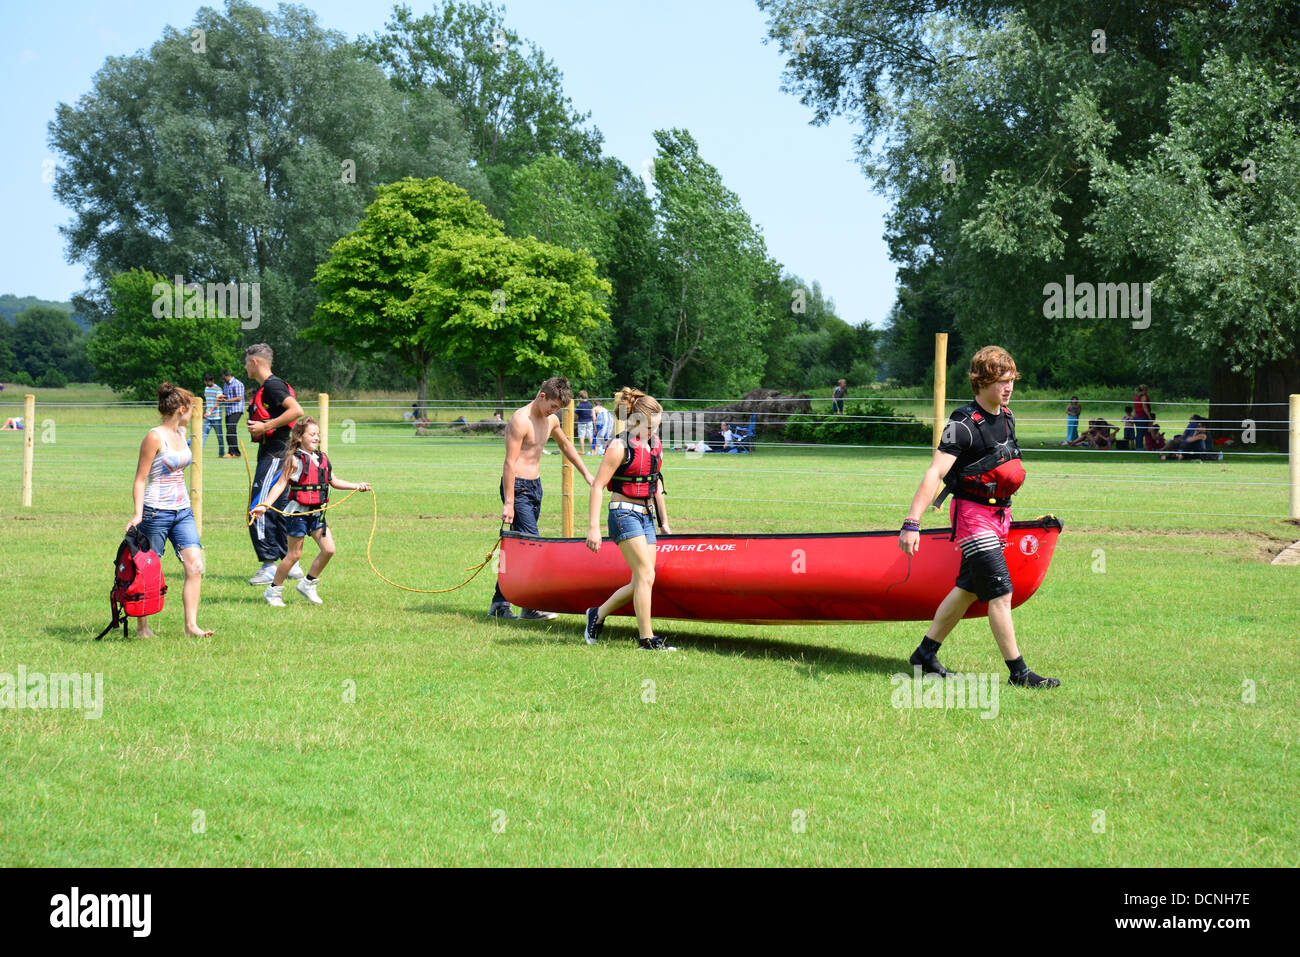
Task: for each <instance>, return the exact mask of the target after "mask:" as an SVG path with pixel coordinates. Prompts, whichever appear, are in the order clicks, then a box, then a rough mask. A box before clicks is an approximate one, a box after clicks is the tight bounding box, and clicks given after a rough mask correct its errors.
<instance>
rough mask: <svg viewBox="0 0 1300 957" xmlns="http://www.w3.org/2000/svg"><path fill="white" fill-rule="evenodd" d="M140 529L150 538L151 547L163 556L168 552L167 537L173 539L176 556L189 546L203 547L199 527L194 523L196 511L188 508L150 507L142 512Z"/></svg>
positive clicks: (179, 555) (146, 507) (178, 556)
mask: <svg viewBox="0 0 1300 957" xmlns="http://www.w3.org/2000/svg"><path fill="white" fill-rule="evenodd" d="M140 530H141V531H142V532H144V533H145V535H146V536H148V538H149V547H150V548H152V549H153V550H154V551H155V552H157V553H158V557H159V558H162V557H163V555H164V554H165V553H166V549H167V539H169V538H170V539H171V542H172V548H174V549H175V550H176V557H177V558H180V557H181V552H182V551H183V550H184V549H187V548H202V547H203V546H202V545H200V544H199V527H198V526H197V525H196V524H194V511H193V510H192V509H188V508H150V507H148V506H145V509H144V511H143V512H142V513H141V519H140Z"/></svg>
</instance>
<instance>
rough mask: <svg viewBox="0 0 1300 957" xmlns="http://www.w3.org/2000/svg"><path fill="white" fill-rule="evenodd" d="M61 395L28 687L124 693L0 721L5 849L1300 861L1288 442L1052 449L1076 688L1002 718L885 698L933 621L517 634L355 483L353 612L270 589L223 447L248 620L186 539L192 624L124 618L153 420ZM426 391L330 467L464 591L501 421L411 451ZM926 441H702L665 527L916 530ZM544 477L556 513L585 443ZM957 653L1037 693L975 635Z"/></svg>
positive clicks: (1, 413)
mask: <svg viewBox="0 0 1300 957" xmlns="http://www.w3.org/2000/svg"><path fill="white" fill-rule="evenodd" d="M13 391H19V392H21V391H22V390H17V389H15V390H13ZM40 396H41V400H40V401H41V404H40V405H39V406H38V409H37V416H36V419H37V422H38V424H40V428H39V429H38V431H37V440H36V450H35V452H36V483H35V484H36V495H35V507H33V508H30V509H24V508H21V507H20V506H19V501H20V499H19V476H20V462H21V436H20V435H16V434H13V433H0V476H3V479H2V480H0V502H3V503H4V504H3V507H2V508H0V530H2V531H0V542H2V543H3V547H2V548H0V581H2V582H3V583H4V584H3V594H4V599H5V601H4V611H3V613H0V673H8V674H15V673H16V672H17V669H18V668H19V667H20V666H22V667H24V668H25V669H26V671H27V672H28V673H32V672H43V673H51V672H84V673H102V675H103V714H102V717H100V718H99V719H97V720H90V719H87V718H86V717H84V716H83V714H82V713H81V712H78V711H76V710H54V709H48V710H32V709H0V769H3V772H4V776H5V780H6V782H7V785H6V787H5V788H4V789H3V791H2V792H0V865H3V866H14V865H267V864H269V865H313V864H316V865H424V864H490V865H534V864H577V865H582V864H679V865H694V864H699V865H724V864H729V865H750V864H754V865H758V864H797V865H836V864H838V865H935V864H938V865H948V864H953V865H1003V864H1019V865H1085V866H1094V865H1103V866H1142V865H1208V866H1238V865H1259V866H1278V865H1282V866H1291V865H1294V864H1295V862H1296V858H1295V849H1296V847H1297V846H1300V827H1298V825H1297V816H1298V813H1297V803H1296V801H1295V794H1296V792H1297V785H1300V779H1298V778H1300V776H1298V775H1297V771H1296V758H1295V756H1294V755H1292V754H1291V751H1290V749H1291V747H1293V746H1294V745H1295V742H1296V733H1297V727H1298V719H1300V704H1298V702H1300V683H1298V682H1297V673H1298V672H1300V666H1298V665H1297V654H1296V652H1297V641H1296V638H1297V634H1300V601H1297V596H1300V578H1298V577H1297V575H1298V573H1300V568H1296V567H1281V566H1272V565H1270V564H1269V563H1268V559H1269V558H1270V557H1271V556H1272V555H1273V554H1276V552H1277V551H1278V550H1280V549H1281V548H1282V547H1284V546H1285V545H1287V544H1289V543H1290V542H1293V541H1295V540H1296V539H1297V538H1300V529H1298V528H1297V527H1296V525H1295V523H1289V522H1286V521H1284V520H1283V519H1284V518H1285V515H1286V506H1287V486H1286V477H1287V475H1286V464H1285V460H1284V459H1283V458H1282V457H1261V456H1243V457H1234V458H1229V460H1228V461H1226V462H1221V463H1208V462H1186V463H1160V462H1152V461H1149V460H1144V461H1140V460H1139V458H1138V457H1137V456H1134V455H1126V454H1124V453H1078V452H1066V451H1064V450H1061V451H1055V452H1054V451H1050V450H1039V451H1034V452H1029V453H1027V455H1026V463H1025V464H1026V467H1027V469H1028V472H1029V480H1028V483H1027V484H1026V486H1025V488H1024V490H1023V491H1022V493H1021V494H1020V495H1018V496H1017V500H1016V516H1017V518H1022V519H1023V518H1032V517H1035V516H1037V515H1039V514H1042V513H1045V512H1052V513H1054V514H1056V515H1058V516H1060V517H1061V518H1063V520H1064V521H1065V531H1064V533H1063V534H1062V537H1061V539H1060V544H1059V545H1058V547H1057V550H1056V556H1055V560H1054V562H1053V567H1052V570H1051V572H1050V573H1049V574H1048V577H1047V580H1046V582H1045V583H1044V585H1043V587H1042V588H1041V589H1040V590H1039V592H1038V594H1037V595H1035V596H1034V597H1033V598H1032V599H1031V600H1030V601H1029V602H1027V603H1026V604H1025V605H1023V606H1022V607H1021V608H1019V609H1018V610H1017V612H1016V625H1017V631H1018V636H1019V638H1020V642H1021V646H1022V648H1023V650H1024V652H1025V655H1026V658H1027V660H1028V662H1029V663H1030V665H1031V666H1032V667H1034V668H1035V669H1036V670H1037V671H1039V672H1041V673H1044V674H1050V675H1056V676H1059V677H1060V678H1061V679H1062V682H1063V686H1062V687H1061V688H1060V689H1058V690H1056V691H1054V692H1046V693H1044V692H1039V693H1028V692H1024V691H1021V690H1017V689H1010V688H1006V687H1005V686H1003V687H1002V689H1001V693H1000V696H999V708H998V711H997V714H996V717H993V718H991V719H988V718H985V717H983V716H982V714H981V712H980V711H978V710H973V709H957V708H948V709H899V708H895V707H894V706H893V702H892V698H893V693H894V686H893V684H891V680H890V677H891V675H892V674H894V673H895V672H899V671H903V670H905V669H906V668H907V665H906V658H907V655H908V654H909V653H910V652H911V650H912V649H913V648H914V647H915V645H916V643H917V641H918V640H919V638H920V637H921V635H922V633H923V631H924V628H925V625H924V624H923V623H902V624H875V625H872V624H844V625H825V626H794V627H785V628H779V627H756V626H741V625H734V626H729V625H720V624H696V623H692V622H665V623H664V626H663V631H664V632H666V633H667V634H668V635H670V636H671V638H672V639H673V642H674V643H675V644H677V645H679V646H680V647H682V649H683V650H682V652H681V653H679V654H676V655H657V656H652V655H649V654H647V653H644V652H638V651H636V650H635V646H634V643H633V642H632V640H631V638H632V636H633V634H634V631H633V627H632V626H631V624H630V621H629V620H628V619H617V620H613V621H611V624H610V626H609V627H607V629H606V636H607V638H608V640H607V641H605V642H603V643H602V644H601V645H599V646H596V647H588V646H586V645H585V644H584V643H583V641H582V639H581V635H580V629H581V623H580V621H579V620H578V619H577V618H576V617H573V616H566V617H561V618H560V619H558V620H557V621H555V622H551V623H503V622H493V621H490V620H489V619H488V618H487V617H486V615H485V612H486V609H487V604H488V599H489V596H490V594H491V577H490V575H489V574H488V573H485V574H484V575H482V576H480V577H479V578H478V579H477V580H475V581H474V582H473V583H472V584H471V585H469V586H467V587H466V588H464V589H462V590H460V591H456V592H453V593H451V594H449V595H442V596H426V595H414V594H410V593H407V592H401V591H398V590H396V589H393V588H390V587H389V586H387V585H385V584H384V583H382V582H381V581H380V580H379V579H377V578H376V577H375V576H374V575H372V574H371V572H370V570H369V569H368V567H367V565H366V560H365V543H366V536H367V534H368V533H369V530H370V523H371V509H370V503H369V500H368V497H366V496H363V495H362V496H357V497H355V498H354V499H353V500H352V501H351V502H349V503H347V504H346V505H344V506H342V507H341V508H338V509H336V510H334V511H333V512H331V520H330V521H331V525H332V527H333V528H334V531H335V536H336V539H337V542H338V546H339V555H338V557H337V558H336V559H335V561H334V563H333V564H332V565H331V566H330V567H329V569H328V570H327V571H326V573H325V576H324V577H323V579H322V582H321V594H322V597H324V598H325V601H326V604H325V605H323V606H321V607H313V606H310V605H308V604H307V603H306V601H305V600H303V599H302V598H301V596H299V595H297V594H296V592H291V591H290V590H289V589H286V594H288V595H289V597H287V598H286V601H287V602H288V607H286V608H283V609H272V608H269V607H267V606H266V605H265V604H263V603H262V601H261V598H260V595H261V589H260V588H254V587H250V586H249V585H248V584H247V583H246V580H247V578H248V577H249V575H250V574H252V572H253V571H254V569H255V562H254V558H253V553H252V549H251V547H250V545H249V542H248V538H247V532H246V529H245V527H244V523H243V520H242V517H241V515H242V507H243V501H244V496H245V493H246V479H245V473H244V466H243V464H242V463H240V462H238V461H230V460H227V461H220V460H216V458H215V454H214V453H215V450H216V449H215V440H211V439H210V440H209V442H208V446H207V451H208V461H207V463H206V475H207V479H206V482H205V485H206V488H205V523H204V529H203V540H204V545H205V549H206V556H207V566H208V575H207V578H206V579H205V581H204V586H203V604H202V607H201V609H200V616H199V620H200V622H201V623H202V624H204V625H205V626H206V627H209V628H214V629H215V630H216V634H215V635H213V636H212V637H210V638H204V639H190V638H185V637H183V636H182V627H181V624H182V619H181V610H180V601H179V597H180V596H179V591H180V589H179V585H180V581H181V575H180V568H179V563H177V562H176V560H175V558H174V557H172V556H169V557H168V558H167V571H168V574H169V582H170V583H171V584H172V594H171V595H170V596H169V599H168V603H167V608H166V610H165V611H164V612H163V614H162V615H161V616H160V617H159V618H158V619H155V621H154V628H155V630H157V631H158V632H159V633H160V634H161V635H162V637H161V638H160V639H156V640H147V641H146V640H135V639H133V640H130V641H122V640H121V636H120V632H119V633H118V634H117V636H116V638H114V639H106V640H104V641H102V642H93V641H91V640H90V639H91V638H92V637H93V635H94V634H95V633H97V632H98V631H99V629H100V628H101V627H103V625H104V624H106V623H107V618H106V615H107V612H108V603H107V601H106V597H107V590H108V582H109V578H110V562H111V559H112V555H113V550H114V548H115V546H116V544H117V542H118V541H120V538H121V532H122V529H123V527H124V525H125V523H126V521H127V519H128V518H129V517H130V497H129V489H130V481H131V476H132V474H133V469H134V464H135V455H136V449H137V447H138V443H139V441H140V438H141V437H142V436H143V433H144V432H145V430H146V429H148V428H149V427H150V426H151V425H153V424H155V422H156V417H155V416H154V414H153V413H152V412H151V410H149V409H147V408H140V407H130V406H122V407H116V408H113V409H106V408H93V407H89V406H83V405H76V404H73V403H64V404H62V405H53V404H50V403H49V402H48V401H47V399H49V398H50V397H51V396H52V393H48V392H41V393H40ZM62 397H63V398H66V399H72V400H77V401H81V402H91V401H95V400H97V399H104V398H107V396H106V394H104V393H102V392H100V391H98V390H90V389H79V390H71V391H69V392H67V393H64V394H63V396H62ZM4 399H5V402H6V404H4V405H3V406H0V417H7V416H8V415H14V414H20V413H18V412H17V411H16V409H17V408H18V407H16V406H14V405H12V404H10V403H11V401H12V400H11V390H9V389H7V390H6V391H5V394H4ZM407 401H408V402H409V399H408V400H407ZM311 410H312V409H311V406H310V405H309V411H311ZM1202 411H1204V410H1202ZM398 414H400V413H398V412H395V411H393V410H386V411H381V412H374V411H371V412H361V411H358V409H357V408H354V407H349V406H348V405H346V404H338V405H336V407H335V410H334V413H333V427H332V433H331V453H332V458H333V459H334V460H335V463H336V467H337V470H338V473H339V474H340V475H341V476H342V477H344V478H346V479H349V480H361V479H364V480H367V481H370V482H373V483H374V484H375V485H376V487H377V490H378V503H379V509H380V520H379V530H378V533H377V535H376V538H375V547H374V560H375V563H376V564H377V565H378V566H379V568H380V569H381V570H382V571H383V572H384V573H385V574H386V575H388V576H389V577H390V578H393V579H395V580H397V581H400V582H403V583H405V584H410V585H413V586H417V587H425V588H435V587H443V586H446V585H450V584H454V583H455V582H456V581H458V580H459V578H460V577H461V576H462V574H463V570H464V568H465V566H467V565H470V564H472V563H474V562H476V561H478V560H479V559H480V558H481V557H482V556H483V554H484V553H485V552H486V551H487V549H488V548H489V547H490V545H491V543H492V540H493V538H494V535H495V530H496V527H497V519H498V517H499V514H500V513H499V500H498V498H497V481H498V477H499V474H500V459H501V449H500V445H499V442H498V441H495V440H491V439H486V438H469V437H459V438H453V437H431V438H421V439H416V438H414V437H413V436H412V435H411V429H410V427H409V426H401V425H398V424H395V423H393V422H392V421H391V420H392V419H394V418H396V417H397V415H398ZM1054 414H1056V415H1057V416H1058V417H1059V416H1060V414H1061V412H1060V410H1057V411H1056V412H1054ZM1085 414H1087V409H1085ZM344 420H350V421H351V422H352V423H353V426H352V432H351V433H350V434H347V435H345V434H344V433H343V429H344V428H345V426H344V425H343V424H342V423H343V422H344ZM1179 424H1180V425H1181V423H1179ZM1043 429H1044V431H1043V433H1042V436H1041V438H1042V440H1043V441H1048V440H1050V435H1049V432H1048V431H1047V429H1048V426H1047V425H1046V424H1045V425H1044V426H1043ZM1029 431H1031V432H1032V431H1033V430H1032V429H1031V430H1029ZM1051 431H1053V432H1054V431H1055V426H1052V427H1051ZM1028 437H1029V438H1031V439H1032V438H1033V436H1032V435H1030V436H1028ZM348 438H351V439H353V441H350V442H349V441H346V439H348ZM43 439H44V441H43ZM1027 444H1028V443H1027ZM926 461H928V453H925V452H922V451H919V450H918V451H901V450H862V449H772V448H764V449H762V450H761V451H760V452H759V453H758V454H756V455H754V456H750V457H745V456H734V455H733V456H724V455H717V456H705V457H699V458H695V459H687V458H685V457H684V456H682V455H680V454H678V455H675V456H670V457H669V460H668V463H667V470H668V473H669V482H670V485H669V487H670V490H671V492H670V502H671V506H672V514H673V525H674V528H675V530H676V531H677V532H678V533H689V532H704V531H708V532H717V531H737V532H740V531H814V530H815V531H832V530H847V529H855V528H870V529H876V528H894V527H897V525H898V524H899V520H900V519H901V517H902V514H903V510H904V509H905V508H906V505H907V502H908V501H909V500H910V498H911V495H912V493H913V491H914V490H915V487H916V483H917V481H918V479H919V476H920V472H921V470H922V468H923V467H924V464H925V462H926ZM543 469H544V470H543V480H544V482H545V485H546V490H547V497H546V501H545V506H544V514H543V523H542V530H543V533H544V534H552V535H554V534H558V533H559V524H560V495H559V494H558V493H559V487H560V478H559V473H560V466H559V456H552V457H550V458H548V459H547V460H546V461H545V463H544V467H543ZM943 524H946V523H945V522H943V521H941V520H940V519H939V517H938V516H935V517H934V518H932V519H931V520H929V521H927V522H926V525H927V527H931V526H937V525H943ZM307 554H308V556H310V555H312V554H314V551H313V546H312V545H311V544H310V543H309V544H308V547H307ZM944 662H945V664H946V665H947V666H948V667H949V668H950V669H954V670H960V671H964V672H972V673H988V674H992V675H995V676H997V679H998V680H999V682H1005V676H1006V669H1005V666H1004V665H1003V664H1002V662H1001V660H1000V658H999V656H998V654H997V650H996V646H995V645H994V643H993V640H992V638H991V636H990V634H989V631H988V626H987V623H986V622H983V621H968V622H964V623H963V624H961V625H960V626H959V627H958V629H957V631H956V632H955V633H954V635H953V636H952V638H950V639H949V641H948V642H947V643H946V644H945V654H944Z"/></svg>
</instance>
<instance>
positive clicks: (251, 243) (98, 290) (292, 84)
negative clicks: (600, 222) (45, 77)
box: [50, 0, 487, 384]
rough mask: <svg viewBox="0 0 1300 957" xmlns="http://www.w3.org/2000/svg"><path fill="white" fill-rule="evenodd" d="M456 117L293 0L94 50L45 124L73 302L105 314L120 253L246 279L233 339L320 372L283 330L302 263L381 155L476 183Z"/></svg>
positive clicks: (311, 267)
mask: <svg viewBox="0 0 1300 957" xmlns="http://www.w3.org/2000/svg"><path fill="white" fill-rule="evenodd" d="M458 127H459V124H458V121H457V118H456V115H455V113H454V111H453V110H451V108H450V107H449V106H447V105H446V104H445V102H443V101H442V100H441V97H440V96H439V95H438V94H436V92H434V91H424V92H422V93H415V92H412V93H409V94H408V95H406V96H402V95H400V94H399V93H398V92H397V91H395V90H394V89H393V88H392V86H391V84H390V83H389V81H388V79H387V77H386V76H385V75H384V73H383V71H382V69H380V68H379V67H378V66H376V65H375V64H373V63H370V62H368V61H366V60H363V59H361V58H360V56H359V54H358V51H357V49H356V48H355V47H354V46H353V45H352V44H351V43H349V42H348V41H347V39H346V37H344V36H343V35H342V34H340V33H337V32H335V31H330V30H326V29H324V28H323V27H322V26H321V25H320V24H319V23H318V22H317V19H316V16H315V14H313V13H311V12H310V11H309V10H307V9H305V8H303V7H298V6H290V5H287V4H285V5H281V6H280V7H279V8H278V11H277V12H275V13H268V12H266V11H264V10H262V9H261V8H259V7H257V6H255V5H253V4H251V3H248V2H245V0H228V2H227V4H226V7H225V10H224V12H223V11H219V10H215V9H213V8H211V7H203V8H201V9H200V10H199V11H198V12H197V13H196V14H195V18H194V21H193V23H192V24H191V26H190V27H189V28H186V29H183V30H176V29H174V28H171V27H168V28H167V29H166V30H164V32H163V36H162V38H161V39H160V40H159V41H158V42H156V43H154V44H153V46H152V47H151V48H150V49H149V51H148V52H147V53H145V54H140V55H133V56H124V57H110V58H109V59H108V60H107V61H106V62H105V64H104V66H103V68H102V69H101V70H100V71H99V72H98V73H97V74H96V76H95V80H94V87H93V89H92V91H91V92H89V93H87V94H86V95H85V96H83V97H81V99H80V100H78V102H77V103H76V104H75V105H68V104H60V105H59V107H58V110H57V113H56V117H55V119H54V121H53V122H52V123H51V124H50V143H51V145H52V147H53V149H54V150H55V151H56V152H57V153H58V154H59V155H60V156H61V161H60V166H59V169H58V171H57V173H56V177H55V184H54V191H55V195H56V196H57V197H58V198H59V199H60V200H61V201H62V202H63V203H65V204H66V205H67V206H68V207H69V208H70V209H71V210H72V211H73V219H72V222H71V223H70V224H69V225H68V226H66V227H64V229H63V233H64V235H65V237H66V239H67V245H68V255H69V258H70V259H72V260H73V261H79V262H83V263H85V264H86V265H87V266H88V267H89V274H90V282H91V289H90V290H89V291H88V293H87V294H86V295H84V296H83V297H81V298H80V299H78V300H77V302H78V304H79V306H84V307H93V308H95V309H96V314H97V317H98V318H102V317H104V316H106V315H108V314H109V311H110V307H109V304H108V302H107V299H106V290H107V287H108V281H109V278H110V277H111V276H113V275H115V274H117V273H119V272H122V271H127V270H130V269H133V268H146V269H149V270H152V271H155V272H158V273H161V274H163V275H167V276H176V275H179V276H182V277H183V278H184V280H185V281H186V282H223V283H225V282H247V283H253V282H256V283H259V284H260V296H261V303H262V312H263V314H264V316H265V318H264V320H263V322H262V324H261V326H260V327H258V328H257V329H255V330H254V329H250V330H248V334H249V336H250V338H253V339H264V340H267V341H269V342H271V343H272V345H273V346H275V347H276V351H277V356H278V357H282V359H280V361H277V370H278V371H281V372H283V374H285V375H289V376H293V377H295V378H296V379H297V381H299V383H300V384H301V383H302V382H303V381H312V380H314V381H318V382H321V384H324V382H323V379H324V376H325V367H326V365H327V363H328V357H327V356H326V355H325V354H324V352H323V351H312V350H307V349H304V348H303V346H302V344H301V343H300V342H298V340H297V332H298V330H299V329H300V328H301V327H302V325H303V324H304V323H305V322H306V320H307V319H308V317H310V316H311V314H312V311H313V309H314V308H315V291H314V289H313V287H312V284H311V280H312V275H313V273H314V271H315V268H316V266H317V264H318V263H320V262H321V261H322V260H323V259H324V258H325V256H326V255H327V253H328V250H329V248H330V246H331V244H333V242H334V241H335V240H336V239H338V238H339V237H340V236H342V235H344V234H345V233H347V232H348V231H349V230H350V229H351V228H352V227H353V226H354V225H355V224H356V222H357V220H358V219H359V218H360V216H361V213H362V211H363V210H364V209H365V207H366V205H367V204H368V203H369V202H370V200H371V199H372V198H373V196H374V189H375V187H376V186H377V185H378V184H379V183H381V182H384V181H386V180H387V179H388V178H392V177H394V176H395V175H396V170H394V169H393V166H392V164H393V163H395V162H396V163H401V164H404V165H408V166H413V167H415V169H407V170H405V171H404V172H418V173H419V174H420V175H422V176H427V175H431V174H434V173H436V174H438V175H440V176H444V177H446V178H449V179H452V180H456V181H459V182H465V183H466V185H467V186H468V187H469V188H472V189H477V190H479V191H481V192H483V193H485V194H486V191H487V184H486V181H485V180H484V179H483V175H482V173H481V172H479V171H477V170H474V169H473V168H472V166H471V165H470V160H471V157H470V152H469V147H468V143H467V142H466V141H465V139H464V137H463V134H462V133H461V132H460V130H459V128H458Z"/></svg>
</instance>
